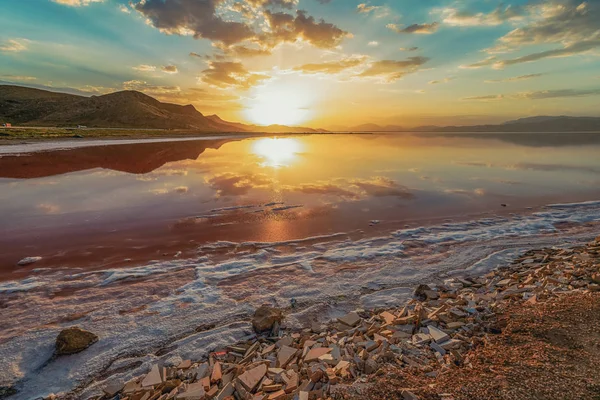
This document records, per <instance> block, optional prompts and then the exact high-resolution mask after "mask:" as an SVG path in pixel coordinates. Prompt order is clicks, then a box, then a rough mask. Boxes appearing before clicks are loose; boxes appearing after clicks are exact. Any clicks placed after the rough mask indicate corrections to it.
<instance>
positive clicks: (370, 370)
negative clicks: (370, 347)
mask: <svg viewBox="0 0 600 400" xmlns="http://www.w3.org/2000/svg"><path fill="white" fill-rule="evenodd" d="M378 369H379V364H377V361H375V360H373V359H372V358H369V359H368V360H367V361H365V374H367V375H371V374H374V373H375V372H377V370H378Z"/></svg>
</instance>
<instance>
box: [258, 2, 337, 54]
mask: <svg viewBox="0 0 600 400" xmlns="http://www.w3.org/2000/svg"><path fill="white" fill-rule="evenodd" d="M264 16H265V19H266V21H267V24H268V26H269V27H270V29H271V31H270V32H268V33H265V34H263V35H262V36H261V37H260V38H259V42H260V43H262V44H263V45H264V46H266V47H274V46H275V45H277V44H279V43H284V42H295V41H296V40H298V39H302V40H304V41H306V42H308V43H310V44H312V45H313V46H315V47H319V48H323V49H331V48H334V47H336V46H337V45H339V44H340V42H341V41H342V39H343V38H344V37H346V36H347V35H348V32H345V31H343V30H341V29H340V28H338V27H337V26H335V25H333V24H330V23H328V22H325V21H324V20H320V21H316V20H315V19H314V18H313V17H311V16H309V15H307V14H306V12H305V11H302V10H298V11H297V12H296V15H295V16H293V15H291V14H287V13H282V12H276V13H274V12H271V11H268V10H267V11H265V12H264Z"/></svg>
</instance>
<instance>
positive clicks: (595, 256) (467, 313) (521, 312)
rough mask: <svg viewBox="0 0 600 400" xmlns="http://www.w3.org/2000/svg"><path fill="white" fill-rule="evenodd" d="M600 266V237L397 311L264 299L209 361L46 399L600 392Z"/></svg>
mask: <svg viewBox="0 0 600 400" xmlns="http://www.w3.org/2000/svg"><path fill="white" fill-rule="evenodd" d="M599 262H600V237H598V238H596V239H595V240H594V241H592V242H589V243H587V244H586V245H581V246H576V247H572V248H561V247H552V248H540V249H536V250H530V251H527V252H526V253H524V254H522V255H520V256H519V257H518V258H516V259H514V260H513V261H512V262H510V263H509V264H507V265H503V266H501V267H499V268H497V269H495V270H493V271H491V272H489V273H487V274H486V275H485V276H477V275H472V276H467V275H465V276H461V277H458V276H457V277H449V278H447V279H445V280H444V282H443V283H440V284H437V285H430V286H428V285H418V286H417V287H416V288H415V291H414V293H413V295H412V298H411V299H410V300H409V301H408V302H406V303H403V304H402V303H399V304H398V305H397V306H396V307H391V308H390V307H387V308H374V309H369V310H365V309H357V310H354V311H351V312H349V313H348V314H346V315H342V316H340V317H338V318H336V319H334V320H331V321H330V322H329V323H327V324H320V323H312V324H309V325H306V326H304V327H303V328H302V327H288V326H287V323H286V318H285V317H286V314H288V313H291V312H293V309H294V304H292V305H291V307H290V308H288V309H281V310H280V309H274V308H270V307H264V308H261V311H258V312H257V313H256V314H255V316H254V318H253V321H252V322H253V326H254V329H255V331H258V333H253V334H249V335H248V336H247V337H246V338H244V339H243V340H242V341H236V342H230V343H228V344H227V343H223V341H222V340H220V341H217V342H218V343H210V342H204V343H203V345H204V347H205V348H211V349H213V351H211V352H210V354H208V355H207V357H201V358H198V359H183V358H181V357H169V358H167V359H164V358H162V359H161V358H160V354H159V353H160V351H159V353H157V356H158V360H157V361H156V362H148V363H147V364H145V366H144V367H145V368H147V369H146V370H147V371H149V372H148V373H146V374H143V375H141V376H135V375H132V374H131V372H132V371H128V370H127V367H126V366H122V367H121V368H118V367H116V366H113V367H112V368H111V369H108V370H106V371H104V373H103V374H101V375H99V376H97V377H96V379H95V380H94V382H90V384H89V385H86V387H85V388H84V387H82V388H80V389H79V390H77V391H76V392H72V393H64V394H60V395H51V396H49V397H47V398H48V399H56V398H59V399H75V398H96V399H100V398H102V399H112V398H114V397H115V395H117V394H118V395H119V396H120V397H118V398H120V399H131V400H133V399H165V400H166V399H174V398H176V399H219V400H225V399H230V398H241V399H269V400H276V399H278V400H283V399H295V398H298V399H301V400H304V399H336V400H337V399H353V400H354V399H411V400H414V399H421V400H424V399H436V400H440V399H443V400H451V399H455V400H459V399H506V400H509V399H510V400H512V399H532V398H535V399H555V398H560V399H581V398H594V396H597V395H598V384H597V382H598V379H599V378H600V372H599V371H598V370H597V368H596V367H595V360H597V356H598V348H599V347H598V345H599V343H600V338H599V337H598V334H597V333H598V326H599V325H600V320H599V319H598V315H600V314H599V313H598V311H599V307H600V266H599ZM280 321H281V322H280ZM204 329H207V330H209V331H210V330H211V329H214V328H212V327H205V328H204ZM234 336H235V335H234ZM217 337H220V338H221V339H222V338H227V337H228V334H227V333H226V332H221V333H220V334H219V335H218V336H217ZM91 346H94V344H91ZM83 351H86V350H83ZM115 368H116V369H115ZM136 370H139V369H137V368H136ZM101 391H102V392H103V393H102V392H101ZM14 398H18V394H17V395H16V397H14Z"/></svg>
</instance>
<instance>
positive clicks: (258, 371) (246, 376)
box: [238, 364, 267, 392]
mask: <svg viewBox="0 0 600 400" xmlns="http://www.w3.org/2000/svg"><path fill="white" fill-rule="evenodd" d="M266 373H267V366H266V365H265V364H261V365H259V366H258V367H255V368H252V369H250V370H248V371H246V372H244V373H243V374H242V375H240V376H239V377H238V379H239V380H240V382H241V383H242V384H243V385H244V387H245V388H246V389H247V390H248V391H249V392H252V391H254V389H255V388H256V386H257V385H258V383H259V382H260V380H261V379H262V378H263V377H264V376H265V374H266Z"/></svg>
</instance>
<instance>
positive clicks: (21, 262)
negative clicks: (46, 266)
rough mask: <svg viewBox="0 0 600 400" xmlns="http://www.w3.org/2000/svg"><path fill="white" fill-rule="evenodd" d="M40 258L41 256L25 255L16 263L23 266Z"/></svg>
mask: <svg viewBox="0 0 600 400" xmlns="http://www.w3.org/2000/svg"><path fill="white" fill-rule="evenodd" d="M41 259H42V257H25V258H24V259H22V260H21V261H19V262H18V263H17V265H18V266H19V267H24V266H26V265H31V264H33V263H36V262H38V261H40V260H41Z"/></svg>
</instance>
